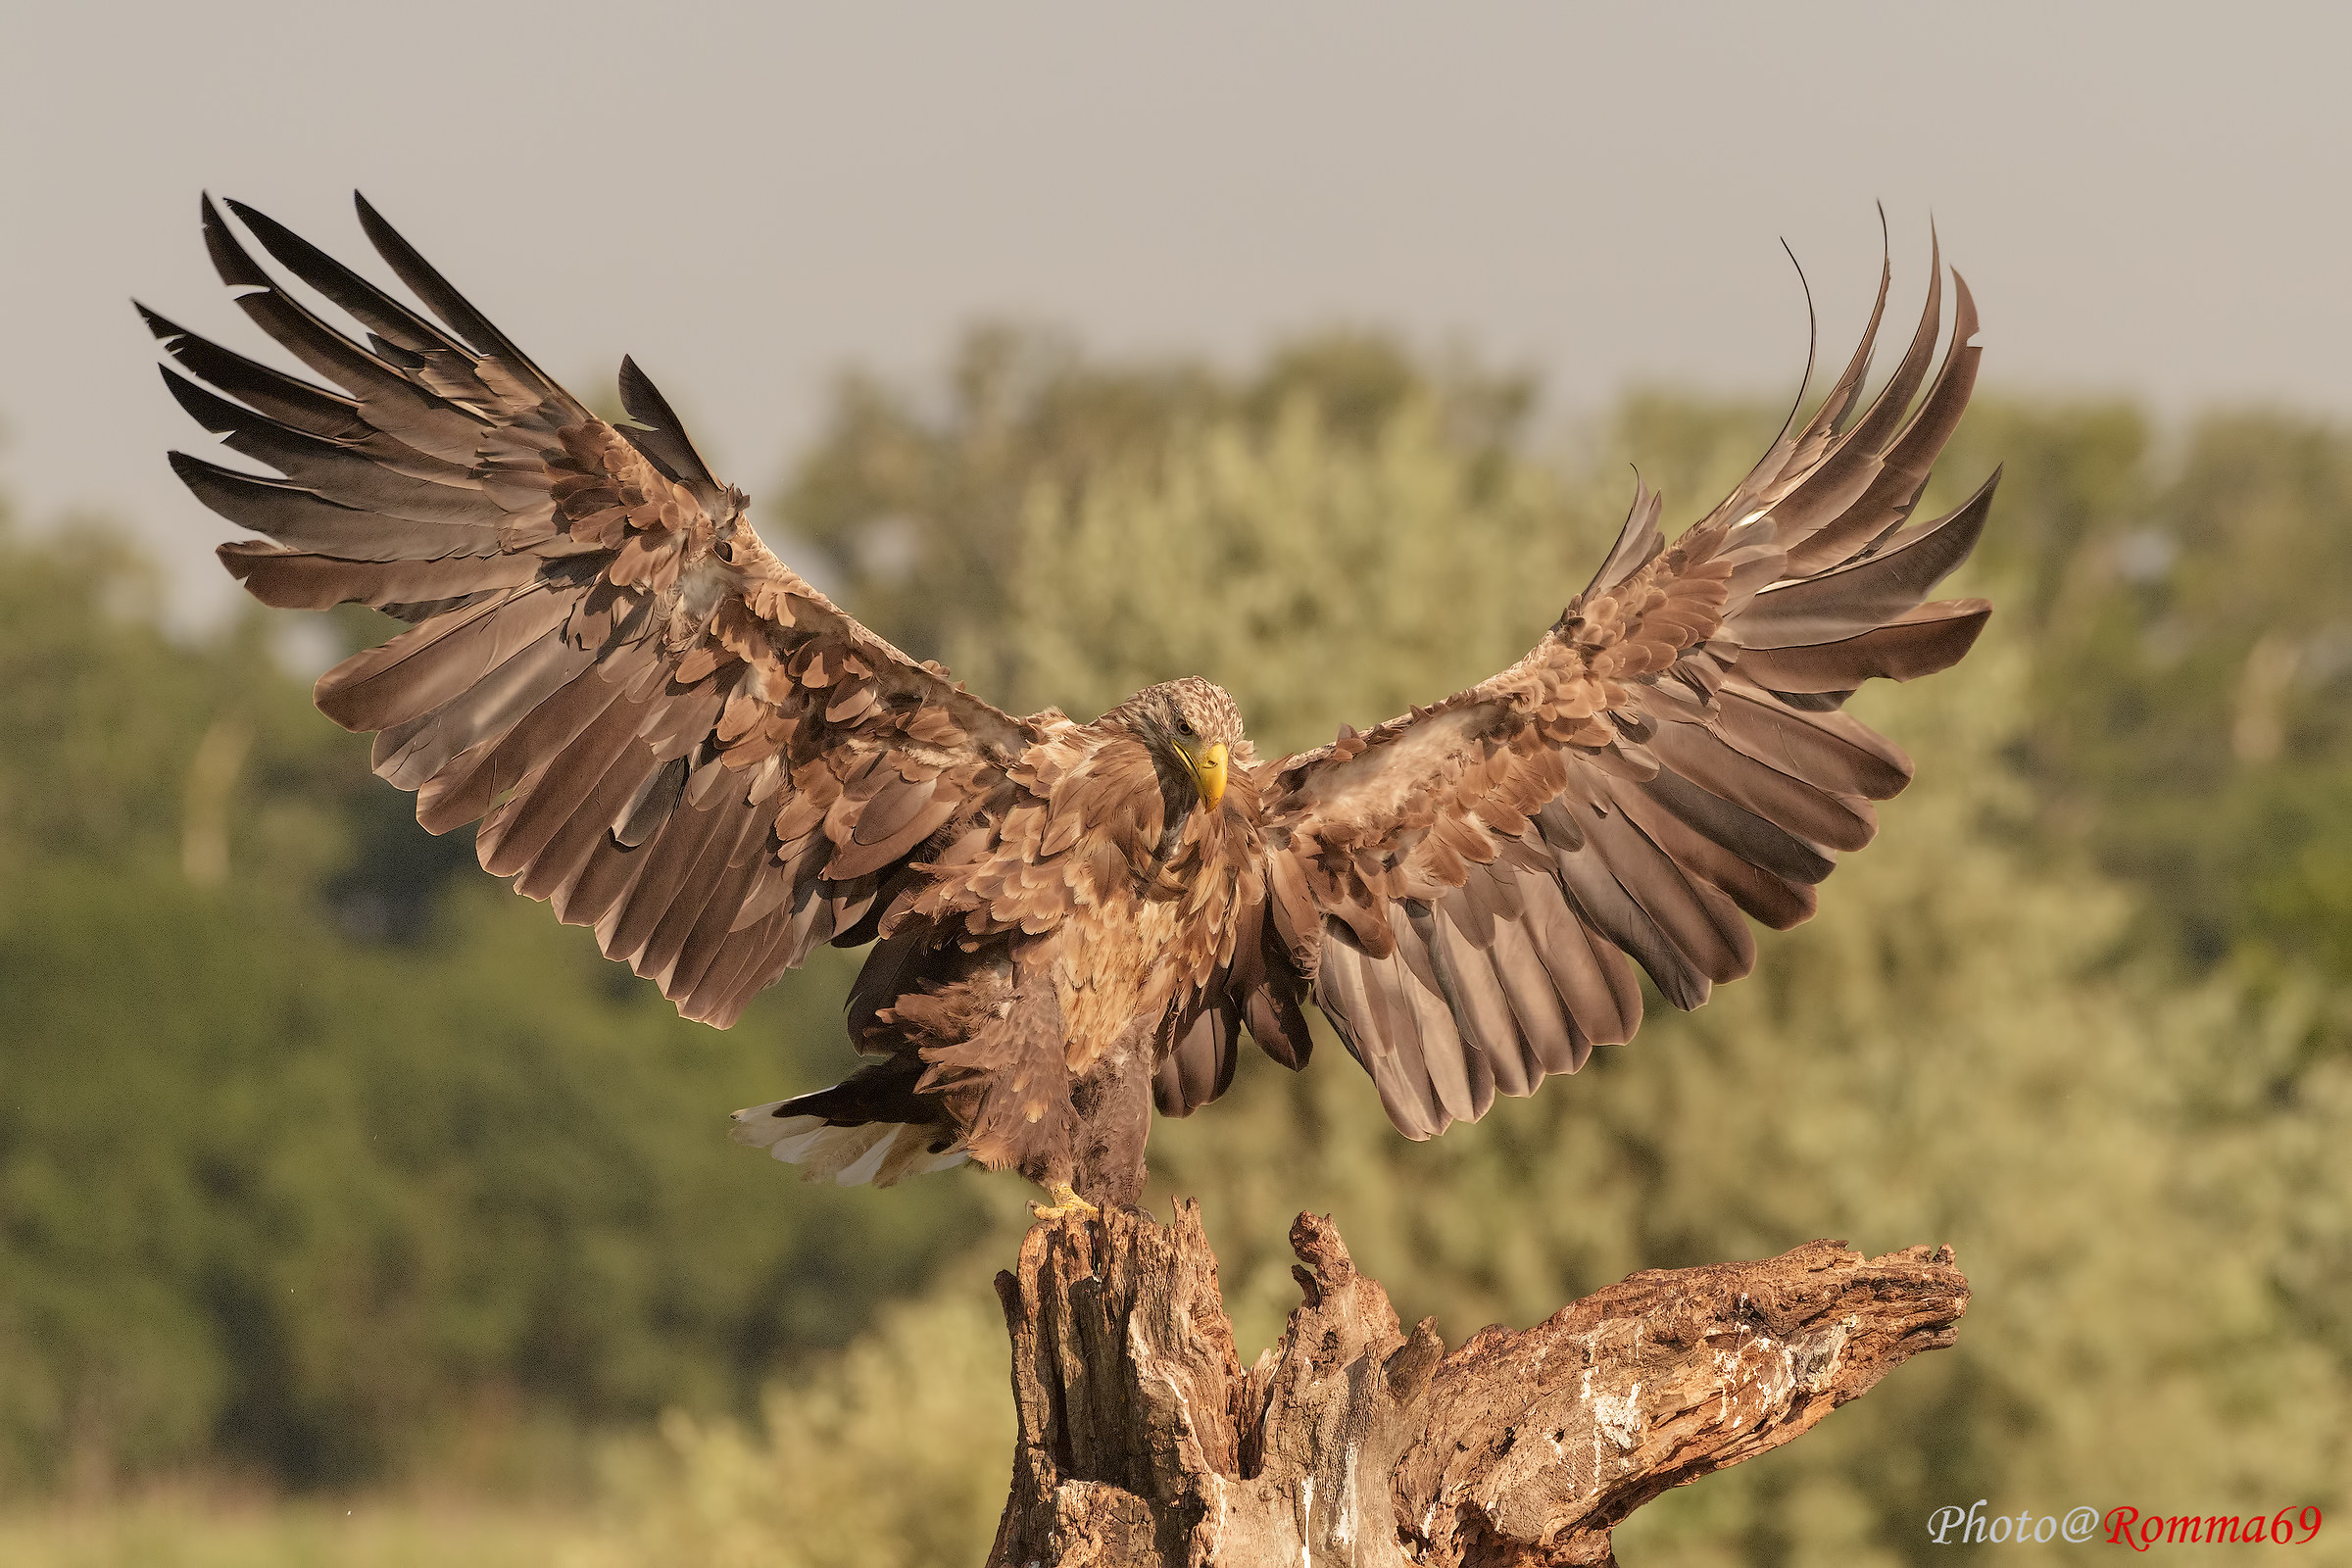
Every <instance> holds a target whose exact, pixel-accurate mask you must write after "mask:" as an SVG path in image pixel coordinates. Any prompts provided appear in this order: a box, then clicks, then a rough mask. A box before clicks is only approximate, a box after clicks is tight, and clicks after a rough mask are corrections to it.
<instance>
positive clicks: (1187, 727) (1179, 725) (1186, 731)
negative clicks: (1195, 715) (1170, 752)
mask: <svg viewBox="0 0 2352 1568" xmlns="http://www.w3.org/2000/svg"><path fill="white" fill-rule="evenodd" d="M1192 732H1193V721H1192V720H1191V719H1189V718H1180V719H1178V720H1177V721H1176V733H1177V734H1179V735H1190V734H1191V733H1192Z"/></svg>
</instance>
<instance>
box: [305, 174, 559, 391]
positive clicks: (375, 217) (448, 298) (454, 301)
mask: <svg viewBox="0 0 2352 1568" xmlns="http://www.w3.org/2000/svg"><path fill="white" fill-rule="evenodd" d="M351 201H352V205H353V207H354V208H355V209H357V211H358V212H359V215H360V227H361V229H362V230H363V231H364V232H366V234H367V235H368V243H369V244H370V245H373V246H374V247H375V250H376V254H377V255H379V256H381V257H382V258H383V259H384V264H385V265H386V266H388V267H390V268H391V269H392V270H393V273H394V274H395V275H396V276H398V277H399V279H400V280H401V281H402V282H403V283H406V284H407V285H408V286H409V287H410V289H412V290H413V291H414V292H415V293H416V295H417V298H418V299H420V300H422V301H424V303H425V307H426V308H427V309H428V310H430V311H431V312H432V313H433V314H434V315H435V316H437V317H439V318H440V319H441V320H442V322H443V324H445V325H446V326H448V328H449V329H450V330H451V331H453V332H455V333H457V335H458V336H459V337H460V338H461V339H463V340H464V341H465V342H466V344H467V345H468V346H469V347H470V348H472V349H473V351H474V352H475V353H477V354H482V355H487V356H492V357H495V358H497V359H498V360H500V361H502V362H504V363H505V364H506V365H507V366H508V367H509V368H511V369H513V370H515V372H517V373H519V374H527V375H530V376H533V377H536V378H537V380H538V381H539V383H540V385H541V386H542V387H544V388H546V389H548V390H549V391H554V390H556V382H555V380H554V378H552V377H551V376H549V375H548V373H547V372H546V371H545V370H542V369H541V368H539V367H538V366H537V365H534V364H533V363H532V362H531V358H530V356H529V355H527V354H525V353H523V352H522V350H520V349H519V348H516V347H515V343H514V341H513V340H512V339H510V338H509V337H508V336H507V335H506V333H504V332H502V331H500V330H499V329H498V328H497V327H496V326H495V325H493V324H492V323H491V320H490V319H489V318H488V317H486V316H484V315H483V314H482V313H481V312H480V311H479V310H477V309H475V308H474V305H473V302H472V301H470V300H468V299H466V296H465V295H463V294H461V293H459V292H458V291H457V290H456V289H455V288H454V287H452V286H451V285H450V281H449V279H447V278H445V277H443V276H442V275H441V273H440V270H438V269H437V268H435V267H434V266H433V264H432V263H430V262H428V261H426V260H425V259H424V256H423V254H422V253H421V252H419V251H418V250H417V247H416V246H414V245H412V244H410V243H409V242H408V241H407V240H406V239H404V238H402V237H401V233H400V231H399V230H398V229H396V228H394V227H393V226H392V225H391V224H390V223H388V222H386V221H384V216H383V214H381V213H379V212H377V211H376V210H375V208H374V207H373V206H372V205H371V204H370V203H369V202H368V198H367V197H366V196H363V195H362V194H360V193H359V192H358V191H356V190H355V191H353V192H352V193H351Z"/></svg>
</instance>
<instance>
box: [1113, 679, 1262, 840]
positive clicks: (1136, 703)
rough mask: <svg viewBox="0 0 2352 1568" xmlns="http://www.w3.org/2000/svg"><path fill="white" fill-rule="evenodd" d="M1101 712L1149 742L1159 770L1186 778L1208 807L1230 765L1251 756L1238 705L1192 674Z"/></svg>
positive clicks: (1171, 776) (1166, 775)
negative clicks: (1104, 712) (1243, 732)
mask: <svg viewBox="0 0 2352 1568" xmlns="http://www.w3.org/2000/svg"><path fill="white" fill-rule="evenodd" d="M1103 716H1104V717H1105V718H1107V719H1110V720H1113V721H1115V722H1117V723H1118V724H1119V725H1120V726H1121V727H1122V728H1124V729H1126V730H1127V731H1128V732H1129V733H1130V734H1132V735H1134V736H1135V737H1136V738H1137V739H1139V740H1141V741H1142V742H1143V743H1144V744H1145V745H1146V746H1148V747H1150V748H1151V750H1152V761H1153V762H1155V763H1156V764H1158V768H1159V772H1160V774H1161V776H1162V777H1163V778H1166V779H1170V780H1181V781H1183V782H1185V783H1187V784H1189V785H1190V786H1191V788H1192V791H1193V793H1194V794H1196V795H1197V796H1198V797H1199V798H1200V800H1201V804H1203V805H1205V806H1207V807H1208V808H1209V809H1211V810H1214V809H1216V807H1217V803H1218V802H1220V801H1222V800H1223V799H1224V798H1225V784H1226V781H1227V779H1228V778H1229V777H1230V776H1231V770H1232V769H1233V768H1235V767H1246V766H1248V765H1249V764H1250V763H1251V762H1254V761H1255V760H1257V754H1256V753H1255V751H1253V750H1252V749H1251V747H1250V742H1249V741H1248V739H1246V738H1245V737H1244V736H1243V734H1242V711H1241V710H1240V709H1239V708H1237V707H1235V706H1234V701H1233V699H1232V697H1230V696H1228V695H1227V694H1226V691H1225V688H1223V687H1222V686H1219V685H1217V684H1215V683H1214V682H1212V681H1205V680H1202V679H1201V677H1200V676H1198V675H1187V676H1185V677H1184V678H1183V679H1182V680H1171V681H1162V682H1161V683H1160V684H1159V685H1157V686H1147V687H1146V688H1144V689H1143V690H1142V691H1140V692H1137V693H1136V694H1135V695H1134V696H1133V697H1130V698H1128V699H1127V701H1125V702H1123V703H1121V704H1120V705H1119V706H1118V707H1117V708H1115V709H1113V710H1112V711H1110V712H1108V713H1106V714H1104V715H1103Z"/></svg>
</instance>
